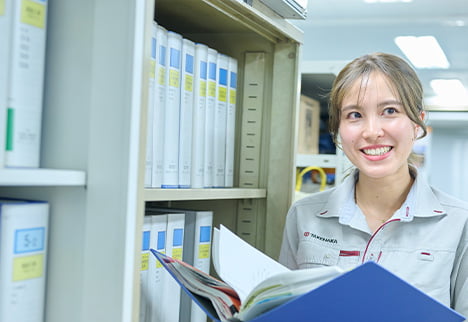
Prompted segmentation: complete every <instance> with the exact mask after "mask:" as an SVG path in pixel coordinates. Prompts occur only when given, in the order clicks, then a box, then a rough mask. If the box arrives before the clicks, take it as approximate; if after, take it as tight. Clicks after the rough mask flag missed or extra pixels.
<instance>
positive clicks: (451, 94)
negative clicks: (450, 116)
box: [431, 79, 468, 106]
mask: <svg viewBox="0 0 468 322" xmlns="http://www.w3.org/2000/svg"><path fill="white" fill-rule="evenodd" d="M431 87H432V89H433V90H434V92H435V93H436V95H437V97H436V98H435V100H436V101H438V102H439V104H441V102H443V103H442V104H444V105H450V106H456V105H466V104H467V103H468V91H467V90H466V88H465V87H464V86H463V84H462V82H461V81H460V80H458V79H433V80H431Z"/></svg>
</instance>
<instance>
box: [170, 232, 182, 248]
mask: <svg viewBox="0 0 468 322" xmlns="http://www.w3.org/2000/svg"><path fill="white" fill-rule="evenodd" d="M183 241H184V230H183V229H181V228H179V229H174V237H173V239H172V246H174V247H179V246H182V243H183Z"/></svg>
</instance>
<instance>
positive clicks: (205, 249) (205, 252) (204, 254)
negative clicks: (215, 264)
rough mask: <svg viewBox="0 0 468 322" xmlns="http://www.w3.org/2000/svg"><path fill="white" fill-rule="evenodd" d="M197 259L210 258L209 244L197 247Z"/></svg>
mask: <svg viewBox="0 0 468 322" xmlns="http://www.w3.org/2000/svg"><path fill="white" fill-rule="evenodd" d="M198 258H200V259H205V258H210V245H209V244H204V245H200V246H199V248H198Z"/></svg>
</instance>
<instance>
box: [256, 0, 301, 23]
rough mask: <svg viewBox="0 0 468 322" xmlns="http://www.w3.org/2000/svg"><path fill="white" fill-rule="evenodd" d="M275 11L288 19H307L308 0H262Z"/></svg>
mask: <svg viewBox="0 0 468 322" xmlns="http://www.w3.org/2000/svg"><path fill="white" fill-rule="evenodd" d="M260 1H262V2H263V3H264V4H266V5H267V6H268V7H270V8H271V9H272V10H273V11H275V12H276V13H277V14H279V15H280V16H281V17H283V18H286V19H305V18H306V16H307V0H297V1H295V0H260Z"/></svg>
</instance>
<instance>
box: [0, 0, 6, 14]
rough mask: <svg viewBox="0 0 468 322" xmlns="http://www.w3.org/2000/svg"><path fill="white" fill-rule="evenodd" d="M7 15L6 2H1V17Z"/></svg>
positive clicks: (3, 0) (0, 0)
mask: <svg viewBox="0 0 468 322" xmlns="http://www.w3.org/2000/svg"><path fill="white" fill-rule="evenodd" d="M4 14H5V0H0V16H3V15H4Z"/></svg>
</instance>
